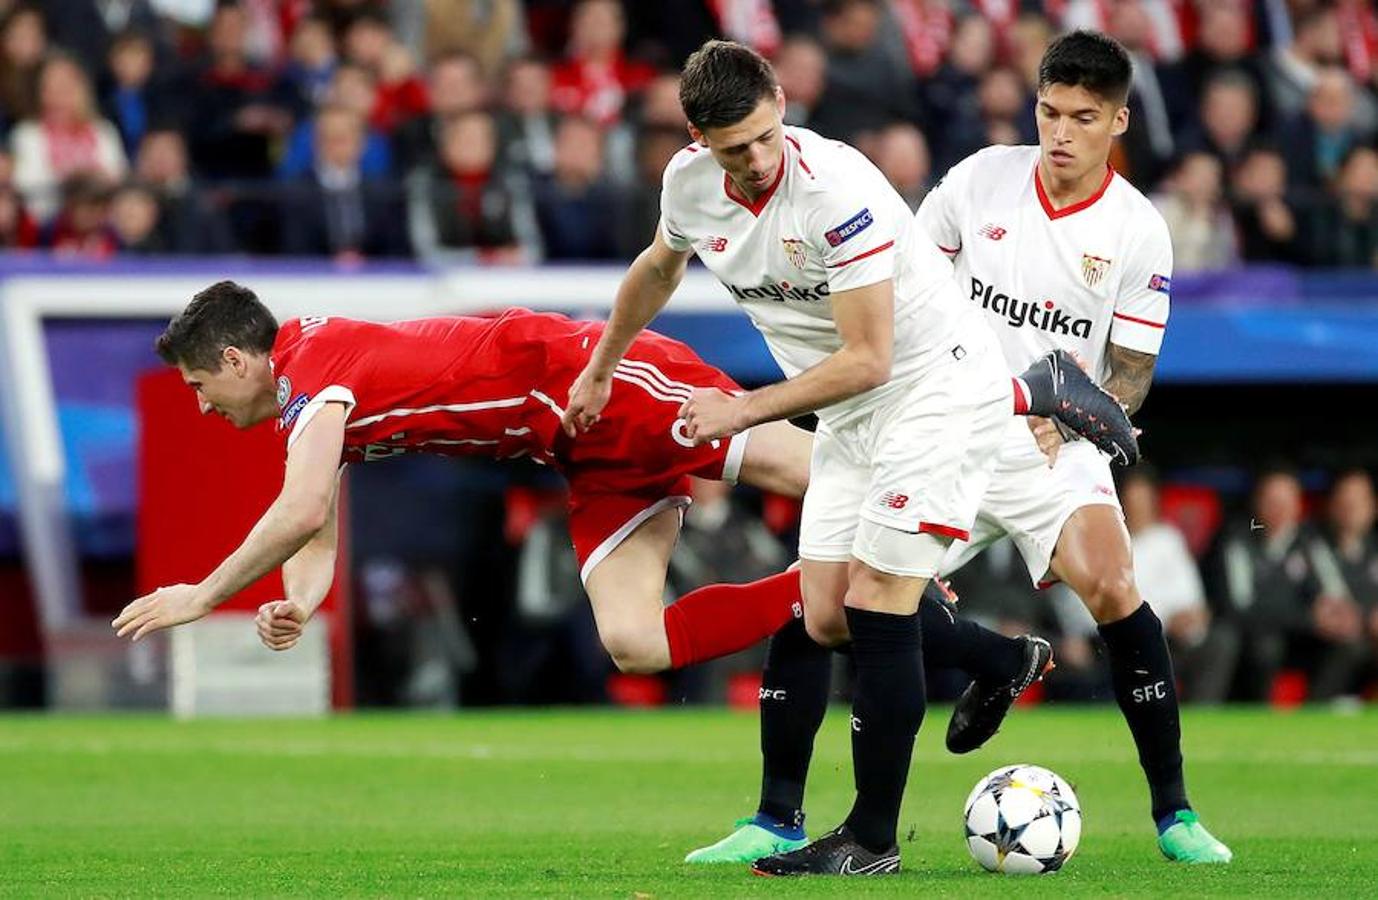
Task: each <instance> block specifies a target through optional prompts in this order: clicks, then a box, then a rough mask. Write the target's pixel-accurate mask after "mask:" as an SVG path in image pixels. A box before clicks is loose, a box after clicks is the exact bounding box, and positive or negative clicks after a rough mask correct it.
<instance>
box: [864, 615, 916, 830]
mask: <svg viewBox="0 0 1378 900" xmlns="http://www.w3.org/2000/svg"><path fill="white" fill-rule="evenodd" d="M847 627H848V628H850V629H851V632H852V660H853V662H855V664H856V684H855V686H854V694H853V699H852V768H853V770H854V772H855V777H856V803H855V804H853V806H852V811H851V813H850V814H849V815H848V816H847V826H848V828H850V829H851V831H852V833H853V834H854V835H855V836H856V839H857V841H858V842H859V843H860V844H861V846H863V847H865V848H866V849H867V850H870V851H871V852H872V853H883V852H885V851H886V850H888V849H890V848H891V847H893V846H895V830H896V827H897V823H898V822H899V814H900V801H901V800H902V799H903V798H904V782H905V780H906V779H907V778H908V776H909V759H910V757H911V756H912V755H913V752H914V736H915V735H916V734H917V733H918V731H919V725H920V724H921V723H922V722H923V713H924V708H925V698H924V680H923V650H922V647H921V645H920V638H919V615H918V613H915V614H914V615H912V616H901V615H893V614H890V613H883V612H873V611H871V610H865V609H852V608H851V607H848V608H847Z"/></svg>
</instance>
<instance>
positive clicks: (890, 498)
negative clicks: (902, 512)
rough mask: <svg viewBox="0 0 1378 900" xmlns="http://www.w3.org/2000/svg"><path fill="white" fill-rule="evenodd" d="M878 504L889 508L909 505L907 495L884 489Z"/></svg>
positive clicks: (900, 507)
mask: <svg viewBox="0 0 1378 900" xmlns="http://www.w3.org/2000/svg"><path fill="white" fill-rule="evenodd" d="M880 505H881V506H885V507H888V508H890V509H904V508H905V507H906V506H907V505H909V495H908V494H901V493H900V492H899V491H886V492H885V493H884V494H882V495H881V498H880Z"/></svg>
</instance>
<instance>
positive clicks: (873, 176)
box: [805, 154, 910, 294]
mask: <svg viewBox="0 0 1378 900" xmlns="http://www.w3.org/2000/svg"><path fill="white" fill-rule="evenodd" d="M859 155H860V154H858V156H859ZM867 165H868V166H869V163H867ZM887 192H889V193H890V194H894V188H892V187H890V184H889V182H886V181H885V180H884V177H883V176H881V175H880V173H879V172H878V171H874V170H873V171H872V172H864V171H863V172H856V173H855V177H854V180H852V181H851V182H850V183H849V184H848V185H847V189H846V190H844V189H842V188H841V187H840V186H838V185H831V186H829V188H828V189H827V190H822V191H819V192H817V193H816V194H813V195H812V199H813V201H814V202H813V203H812V204H811V208H810V209H809V211H808V213H807V214H806V218H805V224H806V227H807V228H808V230H809V235H808V238H807V239H806V240H807V241H808V243H809V244H810V245H811V246H812V248H813V249H814V250H815V252H817V253H818V255H819V257H820V258H821V259H822V260H823V266H824V268H826V269H827V271H828V290H829V291H830V292H832V293H834V294H836V293H840V292H841V291H850V290H855V289H857V288H863V287H866V286H867V285H872V284H878V283H879V282H882V281H885V280H887V279H890V278H893V277H895V253H896V250H895V241H896V239H897V238H898V237H899V233H900V228H901V227H902V226H903V225H905V224H907V223H904V222H901V221H900V219H899V216H900V215H901V212H902V214H903V215H904V216H905V217H906V218H907V217H908V216H909V215H910V212H909V207H907V206H905V205H904V202H903V201H902V200H899V195H898V194H894V196H893V197H892V196H887Z"/></svg>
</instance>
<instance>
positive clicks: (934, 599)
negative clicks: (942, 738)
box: [919, 581, 1024, 684]
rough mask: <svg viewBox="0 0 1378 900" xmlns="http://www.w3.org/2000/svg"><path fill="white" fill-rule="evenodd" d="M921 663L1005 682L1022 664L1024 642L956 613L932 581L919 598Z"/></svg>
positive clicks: (992, 681)
mask: <svg viewBox="0 0 1378 900" xmlns="http://www.w3.org/2000/svg"><path fill="white" fill-rule="evenodd" d="M919 623H920V627H921V630H922V632H923V662H924V665H925V666H927V667H928V668H930V669H961V670H962V671H964V672H966V673H967V674H968V675H970V676H972V677H973V678H975V679H977V680H978V681H982V682H985V683H987V684H1004V683H1005V682H1007V681H1011V680H1013V679H1014V678H1015V677H1016V676H1017V675H1018V674H1019V670H1020V669H1022V668H1023V667H1024V645H1023V644H1021V643H1020V642H1019V641H1017V640H1015V639H1014V638H1007V637H1005V636H1004V635H1002V634H996V633H995V632H994V631H991V630H990V629H989V628H982V627H981V626H980V625H977V624H976V623H975V622H971V621H968V620H967V619H963V618H961V617H960V616H959V615H957V608H956V606H954V605H953V604H952V603H950V602H949V601H948V599H947V596H946V595H945V594H944V593H943V590H942V588H940V587H938V586H937V585H936V584H934V583H933V582H931V581H930V582H929V583H928V587H927V588H925V589H924V592H923V599H922V600H921V601H919Z"/></svg>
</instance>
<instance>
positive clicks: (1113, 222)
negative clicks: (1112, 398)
mask: <svg viewBox="0 0 1378 900" xmlns="http://www.w3.org/2000/svg"><path fill="white" fill-rule="evenodd" d="M1038 157H1039V150H1038V147H987V148H986V149H984V150H981V151H978V152H977V153H973V154H972V155H971V156H969V157H967V158H966V159H964V160H963V161H962V162H960V163H958V164H957V165H955V166H953V167H952V169H951V170H950V171H949V172H948V173H947V175H946V177H944V178H943V180H942V182H941V183H940V184H939V185H938V186H937V187H936V188H934V189H933V190H932V192H930V193H929V195H928V196H927V197H926V198H924V202H923V205H922V206H921V207H920V208H919V212H918V214H917V218H918V221H919V223H920V224H921V226H922V227H923V228H924V229H925V231H927V233H928V235H929V237H930V238H931V239H932V240H933V241H934V242H935V243H936V244H937V245H938V247H939V248H940V249H941V250H942V251H943V252H945V253H947V254H948V255H949V256H951V257H952V259H953V263H954V265H955V266H956V272H957V281H958V284H959V285H960V287H961V291H962V293H963V294H964V295H965V296H966V298H967V299H968V301H969V303H970V305H971V306H972V307H973V308H975V309H979V310H981V311H982V312H983V313H984V316H985V319H986V322H987V323H988V324H989V325H990V326H991V328H992V329H993V330H994V331H995V333H996V336H997V337H998V338H999V341H1000V346H1001V348H1002V349H1003V350H1004V352H1005V360H1006V362H1008V363H1009V365H1010V369H1011V371H1013V372H1022V371H1023V370H1024V369H1025V368H1027V367H1028V366H1029V365H1030V364H1031V363H1032V362H1033V361H1034V360H1036V359H1038V358H1039V357H1040V356H1043V355H1044V354H1045V353H1047V352H1048V351H1049V350H1053V349H1055V348H1059V347H1060V348H1063V349H1066V350H1071V351H1073V352H1075V353H1076V354H1077V355H1079V356H1080V357H1081V358H1082V359H1083V360H1085V361H1086V363H1087V365H1088V366H1089V367H1090V371H1091V372H1092V374H1093V375H1094V376H1095V377H1096V378H1097V379H1098V380H1102V381H1103V380H1104V379H1105V377H1106V375H1107V374H1108V373H1107V370H1106V366H1107V362H1106V355H1107V354H1106V343H1107V341H1108V342H1112V343H1115V344H1118V345H1120V346H1122V347H1127V348H1129V349H1130V350H1138V351H1140V352H1142V353H1152V354H1155V355H1156V354H1157V353H1158V350H1159V348H1160V347H1161V346H1162V342H1163V329H1164V327H1165V326H1166V325H1167V317H1168V295H1169V291H1170V290H1171V287H1172V242H1171V240H1170V238H1169V236H1168V229H1167V224H1166V223H1165V222H1164V221H1163V217H1162V216H1161V215H1159V214H1158V211H1157V210H1156V209H1154V208H1153V204H1151V203H1150V202H1149V201H1148V199H1147V198H1146V197H1144V195H1143V194H1141V193H1139V191H1138V190H1136V189H1135V188H1134V186H1133V185H1131V184H1130V183H1129V182H1128V181H1126V180H1125V179H1123V178H1121V177H1120V176H1119V175H1117V174H1116V173H1115V172H1114V170H1112V169H1109V168H1107V170H1106V174H1105V181H1104V183H1103V184H1102V185H1101V187H1100V189H1099V190H1098V191H1096V193H1095V194H1093V195H1092V196H1091V197H1089V198H1087V199H1086V200H1084V201H1082V202H1081V203H1077V204H1074V205H1072V206H1068V207H1065V208H1063V209H1059V210H1054V209H1053V207H1052V205H1051V203H1049V201H1048V198H1047V195H1046V194H1045V193H1044V191H1043V185H1042V183H1041V182H1040V181H1039V178H1038V174H1037V173H1038Z"/></svg>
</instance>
